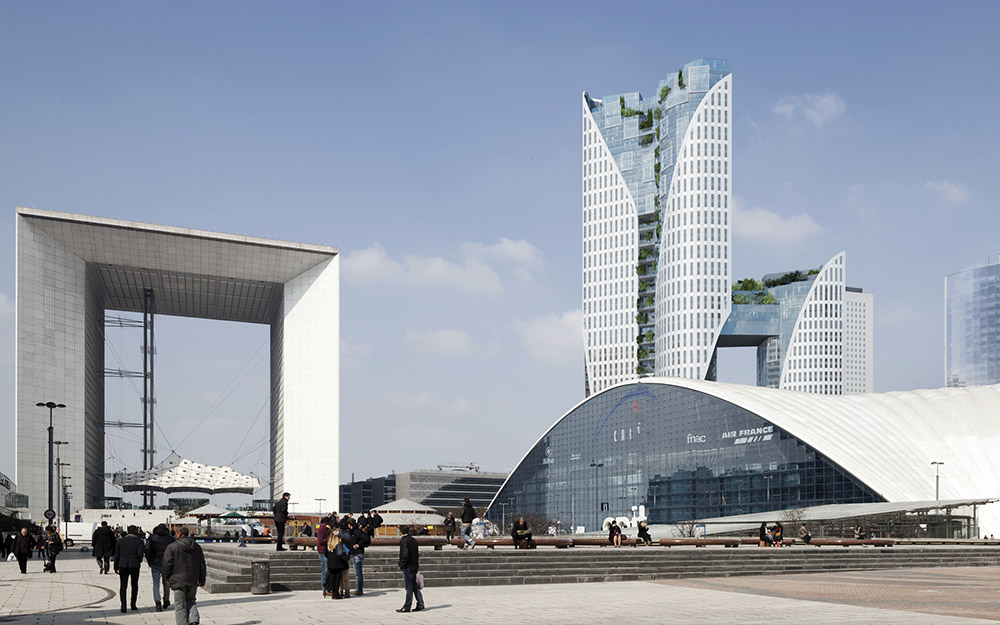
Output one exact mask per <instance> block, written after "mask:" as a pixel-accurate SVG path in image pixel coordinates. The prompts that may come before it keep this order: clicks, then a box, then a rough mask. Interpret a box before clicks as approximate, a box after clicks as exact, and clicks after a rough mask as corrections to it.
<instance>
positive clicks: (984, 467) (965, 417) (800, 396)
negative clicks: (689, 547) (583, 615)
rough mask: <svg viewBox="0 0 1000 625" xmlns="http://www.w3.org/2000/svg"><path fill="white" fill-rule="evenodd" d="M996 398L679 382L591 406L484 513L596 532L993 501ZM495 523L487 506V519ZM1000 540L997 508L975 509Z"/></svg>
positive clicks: (617, 390)
mask: <svg viewBox="0 0 1000 625" xmlns="http://www.w3.org/2000/svg"><path fill="white" fill-rule="evenodd" d="M998 448H1000V385H997V386H984V387H970V388H962V389H958V388H947V389H937V390H918V391H909V392H894V393H884V394H866V395H852V396H824V395H816V394H811V393H802V392H795V391H786V390H780V389H769V388H761V387H754V386H742V385H735V384H724V383H720V382H705V381H700V380H688V379H681V378H646V379H643V380H641V381H639V382H632V383H624V384H619V385H617V386H614V387H611V388H609V389H607V390H605V391H603V392H601V393H598V394H596V395H593V396H591V397H589V398H588V399H586V400H585V401H583V402H581V403H579V404H577V405H576V406H575V407H573V409H572V410H570V411H569V412H567V413H566V414H565V415H563V416H562V417H561V418H560V419H559V420H558V421H556V423H555V424H554V425H553V426H552V427H550V428H549V429H548V430H547V431H546V432H545V433H544V434H543V435H542V436H541V438H539V439H538V442H536V443H535V445H534V446H533V447H532V448H531V449H530V450H529V451H528V453H527V454H525V456H524V458H522V459H521V462H520V463H519V464H518V466H517V467H516V468H515V470H514V471H513V473H512V474H511V476H510V477H509V478H508V479H507V482H506V483H505V484H504V485H503V487H502V488H501V489H500V491H499V493H498V494H497V496H496V497H495V498H494V500H493V503H498V502H504V503H507V504H508V506H507V512H508V513H513V514H515V515H516V514H537V515H540V516H544V517H547V518H550V519H556V520H559V521H560V522H562V523H563V524H564V525H565V526H581V525H582V526H584V527H585V528H586V529H587V530H588V531H589V530H593V529H595V528H597V527H600V523H601V521H603V519H604V518H605V517H607V516H619V515H623V514H626V513H627V512H629V511H630V510H631V507H632V506H633V505H645V506H646V509H647V515H648V517H649V521H650V523H673V522H678V521H686V520H692V519H705V518H714V517H722V516H731V515H737V514H749V513H756V512H768V511H772V510H783V509H788V508H806V507H811V506H819V505H825V504H835V503H836V504H845V503H869V502H881V501H889V502H904V501H926V500H928V499H931V498H932V497H933V496H934V493H935V467H933V466H932V465H931V462H942V463H944V465H943V468H942V470H941V483H940V490H941V492H940V497H941V499H942V500H944V499H962V498H973V497H988V496H989V497H992V496H995V495H996V494H997V493H998V492H1000V465H998V464H997V463H996V462H995V461H994V460H993V454H994V452H995V450H996V449H998ZM497 513H498V511H497V510H496V509H495V507H494V506H492V505H491V509H490V512H489V516H490V517H491V518H492V516H494V515H495V514H497ZM979 518H980V527H981V528H982V530H983V531H984V532H989V531H992V532H997V531H1000V509H998V507H997V504H992V505H989V506H986V507H984V508H982V509H981V510H980V517H979Z"/></svg>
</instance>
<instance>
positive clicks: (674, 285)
mask: <svg viewBox="0 0 1000 625" xmlns="http://www.w3.org/2000/svg"><path fill="white" fill-rule="evenodd" d="M582 109H583V120H582V121H583V126H582V132H583V143H582V150H583V162H582V176H583V179H582V213H583V267H582V269H583V324H584V328H583V330H584V336H585V341H586V344H585V351H586V393H587V394H588V395H589V394H591V393H597V392H600V391H601V390H603V389H606V388H609V387H611V386H613V385H615V384H618V383H620V382H628V381H635V380H637V379H640V378H642V377H646V376H672V377H681V378H688V379H695V380H715V379H716V378H717V375H716V373H717V371H716V369H717V353H718V351H717V350H718V348H720V347H745V346H756V347H757V384H758V386H766V387H770V388H784V389H793V390H801V391H805V392H812V393H820V394H827V395H840V394H844V393H861V392H871V390H872V366H871V365H872V356H873V354H872V350H873V347H872V344H873V340H872V339H873V337H872V312H873V304H874V302H873V298H872V296H871V294H866V293H863V292H862V291H861V289H858V288H854V287H849V286H848V285H847V282H846V254H845V253H843V252H841V253H840V254H837V255H835V256H834V257H833V258H831V259H829V260H828V261H827V262H825V263H823V264H822V265H820V266H819V267H813V268H811V269H807V270H792V271H787V272H783V273H779V274H775V275H773V276H765V277H764V279H763V280H762V281H761V282H760V283H757V284H756V285H754V286H753V287H749V288H745V289H743V292H738V289H737V287H736V286H735V285H733V281H732V279H733V276H734V268H733V255H732V204H733V193H732V182H731V181H732V110H733V87H732V75H731V73H730V71H729V63H728V61H725V60H721V59H699V60H696V61H692V62H690V63H688V64H687V65H685V66H683V68H681V69H680V71H678V73H677V74H676V75H674V76H669V77H667V78H666V79H663V80H660V81H659V84H658V85H657V89H656V92H655V94H654V95H653V97H649V98H646V97H643V96H642V95H641V94H639V93H638V92H633V93H625V94H621V95H613V96H607V97H604V98H601V99H596V98H593V97H591V96H590V95H589V94H588V93H587V92H584V93H583V99H582ZM743 282H744V283H748V282H751V281H743ZM753 282H756V281H753Z"/></svg>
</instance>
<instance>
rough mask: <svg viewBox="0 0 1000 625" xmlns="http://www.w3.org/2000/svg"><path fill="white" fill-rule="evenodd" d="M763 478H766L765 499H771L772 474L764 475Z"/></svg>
mask: <svg viewBox="0 0 1000 625" xmlns="http://www.w3.org/2000/svg"><path fill="white" fill-rule="evenodd" d="M764 479H765V480H767V500H768V501H771V480H773V479H774V476H773V475H765V476H764Z"/></svg>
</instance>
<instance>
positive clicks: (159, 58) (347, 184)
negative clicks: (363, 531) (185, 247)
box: [0, 1, 1000, 497]
mask: <svg viewBox="0 0 1000 625" xmlns="http://www.w3.org/2000/svg"><path fill="white" fill-rule="evenodd" d="M998 18H1000V5H998V4H996V3H992V2H963V3H953V4H952V5H949V7H948V9H947V10H942V7H941V4H940V3H930V2H878V3H872V2H836V3H832V2H831V3H800V2H790V3H773V2H772V3H769V2H759V3H749V2H724V1H719V2H713V3H663V2H649V3H646V2H631V3H629V5H628V10H627V11H626V10H619V9H612V8H611V6H610V5H608V4H607V3H597V2H576V3H573V4H572V6H569V5H562V4H557V3H529V2H505V3H477V2H421V3H403V2H388V3H387V2H374V3H354V4H350V3H332V2H316V3H309V2H296V3H285V4H282V5H276V4H274V3H262V2H241V3H222V2H217V3H183V4H177V3H130V2H91V3H73V2H43V3H15V2H5V3H0V42H2V43H0V46H2V53H3V58H4V61H3V62H2V63H0V93H2V94H3V97H2V99H0V148H2V149H0V431H2V432H6V433H7V435H6V436H0V472H3V473H6V474H7V475H9V476H12V477H14V474H15V467H14V465H15V460H14V440H13V432H14V414H13V413H14V410H13V406H14V309H15V207H17V206H29V207H36V208H42V209H49V210H57V211H66V212H73V213H82V214H87V215H96V216H101V217H112V218H119V219H129V220H135V221H143V222H150V223H158V224H168V225H176V226H184V227H190V228H200V229H205V230H213V231H221V232H230V233H237V234H245V235H253V236H260V237H269V238H275V239H283V240H290V241H296V242H304V243H315V244H322V245H330V246H334V247H338V248H339V249H340V250H341V253H342V255H343V257H342V259H343V264H342V291H341V307H342V308H341V315H342V318H341V328H340V331H341V340H342V347H341V363H342V376H341V404H340V414H341V449H340V466H339V468H340V475H341V481H346V480H347V479H349V478H350V477H351V476H352V475H353V476H355V477H356V478H358V479H361V478H365V477H369V476H380V475H385V474H387V473H389V472H390V471H397V472H403V471H408V470H413V469H418V468H434V467H435V466H437V465H438V464H442V463H444V464H464V463H469V462H476V463H478V464H479V465H480V466H481V467H482V469H483V470H493V471H504V470H509V469H511V468H513V467H514V466H515V465H516V464H517V462H518V461H519V460H520V458H521V457H522V455H523V454H524V453H525V452H526V451H527V450H528V448H529V447H530V446H531V445H532V444H533V443H534V442H535V440H537V438H538V437H539V436H540V435H541V434H542V433H543V432H544V431H545V430H546V429H547V428H548V427H549V426H550V425H551V424H552V423H553V422H555V420H556V419H558V418H559V417H560V416H561V415H563V414H564V413H565V412H567V411H568V410H570V409H571V408H572V407H573V406H574V405H576V404H577V403H578V402H580V401H581V400H582V399H583V389H584V380H583V377H584V376H583V371H584V366H583V345H582V330H581V313H580V307H581V292H580V291H581V286H580V285H581V214H580V212H581V190H580V187H581V183H580V166H581V165H580V163H581V148H580V143H581V136H580V135H581V133H580V124H581V104H580V97H581V93H582V92H583V91H587V92H588V93H590V94H591V95H593V96H594V97H602V96H605V95H612V94H618V93H625V92H633V91H639V92H641V93H642V94H643V95H644V96H646V97H652V96H654V95H655V93H654V92H655V90H656V85H657V81H658V80H659V79H661V78H666V77H667V76H669V75H672V74H673V73H675V72H676V71H677V70H678V69H679V68H680V67H681V66H682V65H683V64H684V63H686V62H688V61H690V60H693V59H696V58H701V57H718V58H726V59H728V60H729V61H730V66H731V69H732V72H733V131H732V132H733V159H732V167H733V175H732V186H733V194H734V204H735V209H734V214H733V227H734V242H733V264H734V278H742V277H748V276H752V277H760V276H761V275H763V274H764V273H769V272H775V271H785V270H789V269H793V268H802V267H816V266H819V265H821V264H822V263H824V262H825V261H827V260H828V259H829V258H830V257H831V256H833V255H834V254H836V253H837V252H840V251H842V250H843V251H846V252H847V282H848V283H849V284H850V285H852V286H859V287H862V288H864V290H865V291H866V292H872V293H874V295H875V367H874V371H875V374H874V375H875V390H876V391H879V392H881V391H893V390H908V389H916V388H937V387H940V386H943V384H944V382H943V379H944V374H943V360H944V354H943V343H944V329H943V324H944V320H943V307H944V302H943V297H944V276H946V275H948V274H951V273H954V272H956V271H960V270H962V269H965V268H968V267H971V266H975V265H981V264H985V263H986V262H997V256H998V254H1000V240H998V238H997V234H996V233H997V232H998V230H1000V211H997V210H996V202H995V198H994V193H995V192H994V191H991V189H993V188H995V185H993V184H991V183H990V182H989V181H990V180H992V179H993V178H994V177H995V176H996V171H997V156H996V146H997V145H998V144H1000V121H998V118H997V116H996V113H995V107H996V104H995V103H996V102H997V101H1000V97H998V96H1000V93H998V91H1000V86H998V83H997V81H996V80H994V74H995V73H996V65H997V63H996V62H997V60H998V52H997V48H996V46H995V44H994V39H995V33H994V32H993V31H994V27H995V24H996V23H997V22H998ZM4 215H6V216H4ZM141 338H142V336H141V332H140V331H137V330H129V329H109V330H108V333H107V339H108V341H107V342H108V347H107V359H108V366H109V367H113V366H115V363H117V362H120V363H121V364H122V368H132V369H135V368H141V355H140V353H139V349H138V346H139V345H140V343H141ZM266 341H267V328H266V327H264V326H252V325H241V324H227V323H221V322H211V321H200V320H189V319H180V318H169V317H159V318H158V319H157V350H158V351H157V366H156V370H157V381H156V389H157V420H158V423H159V426H158V428H159V429H158V432H157V438H158V439H160V440H161V441H163V442H161V443H160V444H159V450H158V451H159V452H160V455H159V456H158V458H161V457H164V456H165V454H166V452H167V451H169V449H176V450H177V451H178V453H180V454H181V455H183V456H185V457H188V458H191V459H192V460H196V461H199V462H205V463H209V464H227V463H232V464H233V466H235V468H237V470H241V471H252V472H254V473H256V474H258V475H262V476H265V478H266V476H267V474H268V468H267V462H268V454H267V431H268V430H267V421H268V414H267V409H266V406H267V401H268V397H267V388H268V381H267V380H268V378H267V376H268V373H267V367H268V363H267V349H268V346H267V344H266ZM719 378H720V380H722V381H728V382H738V383H746V384H753V383H754V355H753V349H752V348H751V349H749V350H747V349H740V350H724V351H722V352H720V362H719ZM41 399H46V400H47V399H51V398H41ZM137 415H138V416H137ZM107 418H108V419H109V420H134V419H136V418H141V405H140V404H139V401H138V396H137V393H136V391H135V389H134V388H133V387H132V386H131V385H130V383H129V382H128V381H120V380H108V382H107ZM137 436H138V433H137V431H135V430H132V431H130V430H109V434H108V446H107V449H106V452H107V456H108V459H107V464H108V468H109V470H117V469H135V468H136V467H138V466H140V465H141V461H140V460H139V454H138V451H137V449H138V445H137V444H136V439H137ZM109 494H113V491H110V490H109ZM257 496H258V497H261V496H266V493H258V495H257Z"/></svg>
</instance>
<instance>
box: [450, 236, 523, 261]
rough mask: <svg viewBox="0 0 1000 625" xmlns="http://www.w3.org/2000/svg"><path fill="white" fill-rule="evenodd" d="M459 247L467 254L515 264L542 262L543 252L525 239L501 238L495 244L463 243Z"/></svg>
mask: <svg viewBox="0 0 1000 625" xmlns="http://www.w3.org/2000/svg"><path fill="white" fill-rule="evenodd" d="M459 248H460V249H461V250H462V252H464V253H465V254H466V255H467V256H470V257H473V258H479V259H485V260H494V261H499V262H504V263H512V264H515V265H529V266H531V265H539V264H541V262H542V252H541V250H539V249H538V248H537V247H535V246H534V245H532V244H531V243H528V242H527V241H525V240H524V239H518V240H517V241H514V240H513V239H508V238H507V237H501V239H500V240H499V241H498V242H496V243H493V244H490V245H487V244H485V243H472V242H470V243H462V244H461V245H460V246H459Z"/></svg>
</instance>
